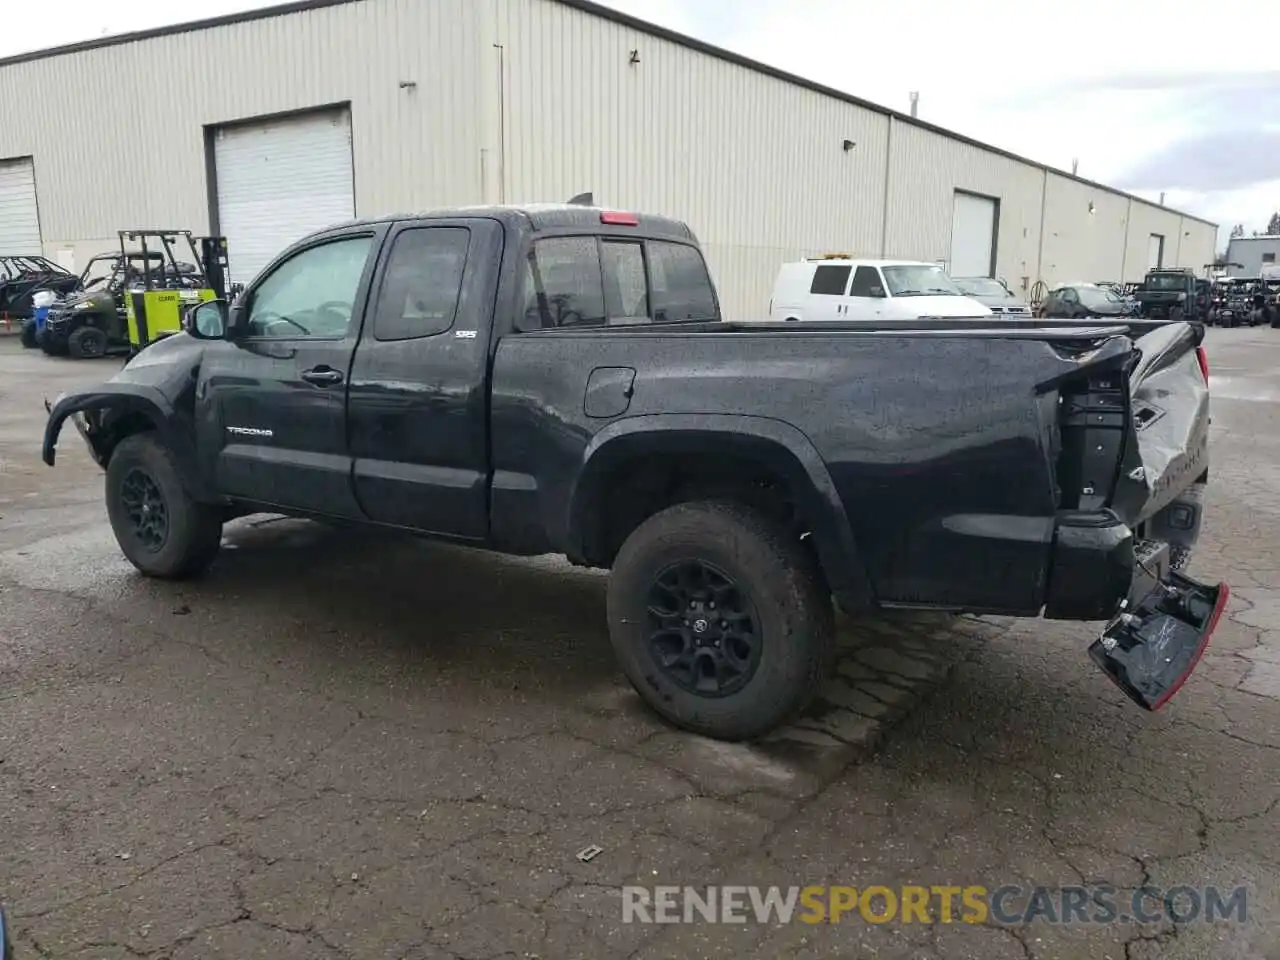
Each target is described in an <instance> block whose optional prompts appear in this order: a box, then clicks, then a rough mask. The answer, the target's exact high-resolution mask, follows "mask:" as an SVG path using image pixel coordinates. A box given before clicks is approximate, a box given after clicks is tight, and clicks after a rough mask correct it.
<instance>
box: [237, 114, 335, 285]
mask: <svg viewBox="0 0 1280 960" xmlns="http://www.w3.org/2000/svg"><path fill="white" fill-rule="evenodd" d="M213 160H214V169H215V171H216V176H217V182H218V229H219V230H220V232H221V233H222V235H223V236H225V237H226V238H227V254H228V257H229V259H230V261H231V274H232V279H233V280H235V281H236V282H239V283H248V282H249V281H250V280H252V279H253V278H254V277H255V276H256V275H257V273H258V271H259V270H261V269H262V268H263V267H264V266H266V264H267V263H269V262H270V261H271V259H272V258H273V257H274V256H275V255H276V254H277V253H279V252H280V251H281V250H283V249H284V248H285V247H287V246H288V245H289V244H291V243H293V242H294V241H295V240H297V239H299V238H300V237H303V236H305V235H306V234H308V233H311V232H312V231H314V230H320V229H323V228H324V227H328V226H332V225H333V224H335V223H340V222H342V221H343V220H350V219H351V218H352V217H353V216H355V186H354V183H353V177H352V170H351V115H350V114H349V113H348V112H347V111H346V110H341V111H339V110H331V111H325V112H323V113H313V114H306V115H305V116H299V117H289V118H287V119H280V120H269V121H262V122H261V123H245V124H237V125H235V126H231V127H223V128H221V129H219V130H216V131H215V132H214V136H213Z"/></svg>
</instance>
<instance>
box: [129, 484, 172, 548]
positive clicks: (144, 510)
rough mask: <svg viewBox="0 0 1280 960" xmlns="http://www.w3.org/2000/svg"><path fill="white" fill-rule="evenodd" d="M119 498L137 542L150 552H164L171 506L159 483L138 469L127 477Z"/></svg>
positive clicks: (167, 537)
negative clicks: (162, 550) (167, 502)
mask: <svg viewBox="0 0 1280 960" xmlns="http://www.w3.org/2000/svg"><path fill="white" fill-rule="evenodd" d="M120 499H121V502H122V504H123V506H124V509H125V513H126V515H127V516H128V518H129V521H130V523H131V524H132V526H133V535H134V536H135V537H136V538H137V540H138V543H139V544H140V545H141V546H142V547H143V548H144V549H145V550H147V551H148V552H150V553H157V552H159V551H160V550H161V549H163V548H164V545H165V543H166V542H167V541H168V539H169V507H168V504H166V503H165V499H164V494H163V493H162V492H161V491H160V486H159V484H157V483H156V482H155V480H154V479H153V478H152V477H151V476H150V474H148V473H146V472H145V471H143V470H139V469H137V468H135V469H133V470H130V471H129V472H128V473H127V474H125V478H124V482H123V483H122V484H121V486H120Z"/></svg>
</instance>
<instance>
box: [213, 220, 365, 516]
mask: <svg viewBox="0 0 1280 960" xmlns="http://www.w3.org/2000/svg"><path fill="white" fill-rule="evenodd" d="M379 239H380V233H378V232H376V231H373V230H369V231H367V232H364V233H352V234H342V235H338V236H329V237H326V238H324V239H322V240H320V241H317V242H316V243H314V244H312V245H310V246H307V247H304V248H302V249H300V250H298V251H296V252H293V253H292V254H291V255H289V256H288V257H287V258H285V259H284V260H281V261H280V262H279V263H278V264H276V265H275V266H274V267H273V268H271V269H270V271H269V272H268V273H266V274H265V275H264V276H263V277H262V278H261V279H260V280H258V281H257V282H256V283H255V284H254V286H253V287H251V288H250V289H249V290H248V291H246V293H245V300H244V305H245V306H244V309H245V312H246V315H247V323H246V328H245V330H244V332H243V334H242V335H240V336H238V337H237V338H236V339H234V340H231V341H218V342H216V343H211V344H210V347H209V350H208V351H207V353H206V355H205V360H204V363H203V364H202V366H201V372H200V381H199V383H198V385H197V390H198V394H197V396H198V401H197V406H198V409H199V410H200V411H201V416H200V422H199V424H198V427H197V429H198V434H197V435H198V438H199V440H198V442H199V447H200V453H201V456H202V457H204V458H206V461H207V462H206V468H207V469H208V468H211V469H212V475H213V476H214V477H215V478H216V482H217V487H218V491H219V492H220V493H222V494H225V495H227V496H229V497H232V498H234V499H237V500H241V501H247V502H252V503H255V504H262V505H266V506H280V507H285V508H288V509H290V510H299V511H307V512H314V513H320V514H327V515H330V516H340V517H359V516H360V510H359V507H358V505H357V504H356V500H355V495H354V492H353V490H352V486H351V455H350V451H349V450H348V444H347V430H346V396H347V378H348V375H349V372H350V366H351V357H352V354H353V353H354V350H355V344H356V341H357V339H358V338H359V335H360V311H361V308H362V306H363V304H364V302H365V299H366V296H367V287H368V284H369V275H370V274H371V273H372V263H373V259H374V258H373V256H372V255H371V254H372V253H373V251H374V250H375V249H376V245H377V241H378V240H379Z"/></svg>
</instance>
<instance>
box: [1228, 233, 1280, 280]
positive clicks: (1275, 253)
mask: <svg viewBox="0 0 1280 960" xmlns="http://www.w3.org/2000/svg"><path fill="white" fill-rule="evenodd" d="M1264 253H1269V254H1271V264H1274V263H1275V262H1276V261H1277V260H1280V237H1276V236H1267V237H1236V238H1235V239H1233V240H1231V241H1230V242H1229V243H1228V244H1227V262H1228V263H1238V264H1240V266H1238V267H1231V268H1229V270H1228V272H1229V273H1230V274H1231V276H1233V277H1257V276H1260V275H1261V273H1262V255H1263V254H1264ZM1271 264H1268V266H1270V265H1271Z"/></svg>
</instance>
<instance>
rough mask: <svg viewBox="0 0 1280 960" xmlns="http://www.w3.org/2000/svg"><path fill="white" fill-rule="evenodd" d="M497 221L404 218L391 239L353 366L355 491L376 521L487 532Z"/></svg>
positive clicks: (499, 244) (473, 536) (456, 533)
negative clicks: (490, 336) (489, 385)
mask: <svg viewBox="0 0 1280 960" xmlns="http://www.w3.org/2000/svg"><path fill="white" fill-rule="evenodd" d="M502 252H503V233H502V227H501V226H500V225H499V224H498V222H497V221H495V220H488V219H483V218H479V217H477V218H468V219H459V220H424V221H418V222H414V221H410V222H408V223H403V224H399V225H397V227H396V228H395V231H394V233H393V234H392V235H391V236H390V237H389V238H388V240H387V244H386V252H385V253H384V254H383V256H382V259H383V266H382V268H381V269H380V270H379V271H378V273H379V276H378V280H377V281H376V290H375V292H374V294H373V296H372V297H371V298H370V309H369V315H368V318H367V319H366V320H365V325H366V329H365V334H364V337H363V338H362V339H361V341H360V347H359V349H358V350H357V351H356V357H355V361H354V363H353V364H352V369H351V386H350V394H349V395H350V400H349V405H348V408H347V417H348V419H347V425H348V430H349V432H350V436H351V455H352V458H353V463H352V467H353V476H354V483H355V493H356V497H357V499H358V500H359V503H360V506H361V508H362V509H363V511H364V513H365V515H366V516H368V517H369V518H370V519H371V520H376V521H378V522H379V523H386V524H391V525H394V526H398V527H408V528H411V529H414V530H424V531H427V532H430V533H435V534H440V535H442V536H448V537H457V538H460V539H468V540H477V539H481V538H483V537H484V536H485V535H486V533H487V532H488V515H489V511H488V492H489V491H488V462H489V443H488V402H487V401H488V396H487V391H486V383H487V374H486V371H487V367H488V362H489V341H488V337H487V334H488V331H489V330H490V329H491V328H492V321H493V309H494V297H493V291H494V289H496V287H497V283H498V271H499V269H500V266H501V263H502Z"/></svg>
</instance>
